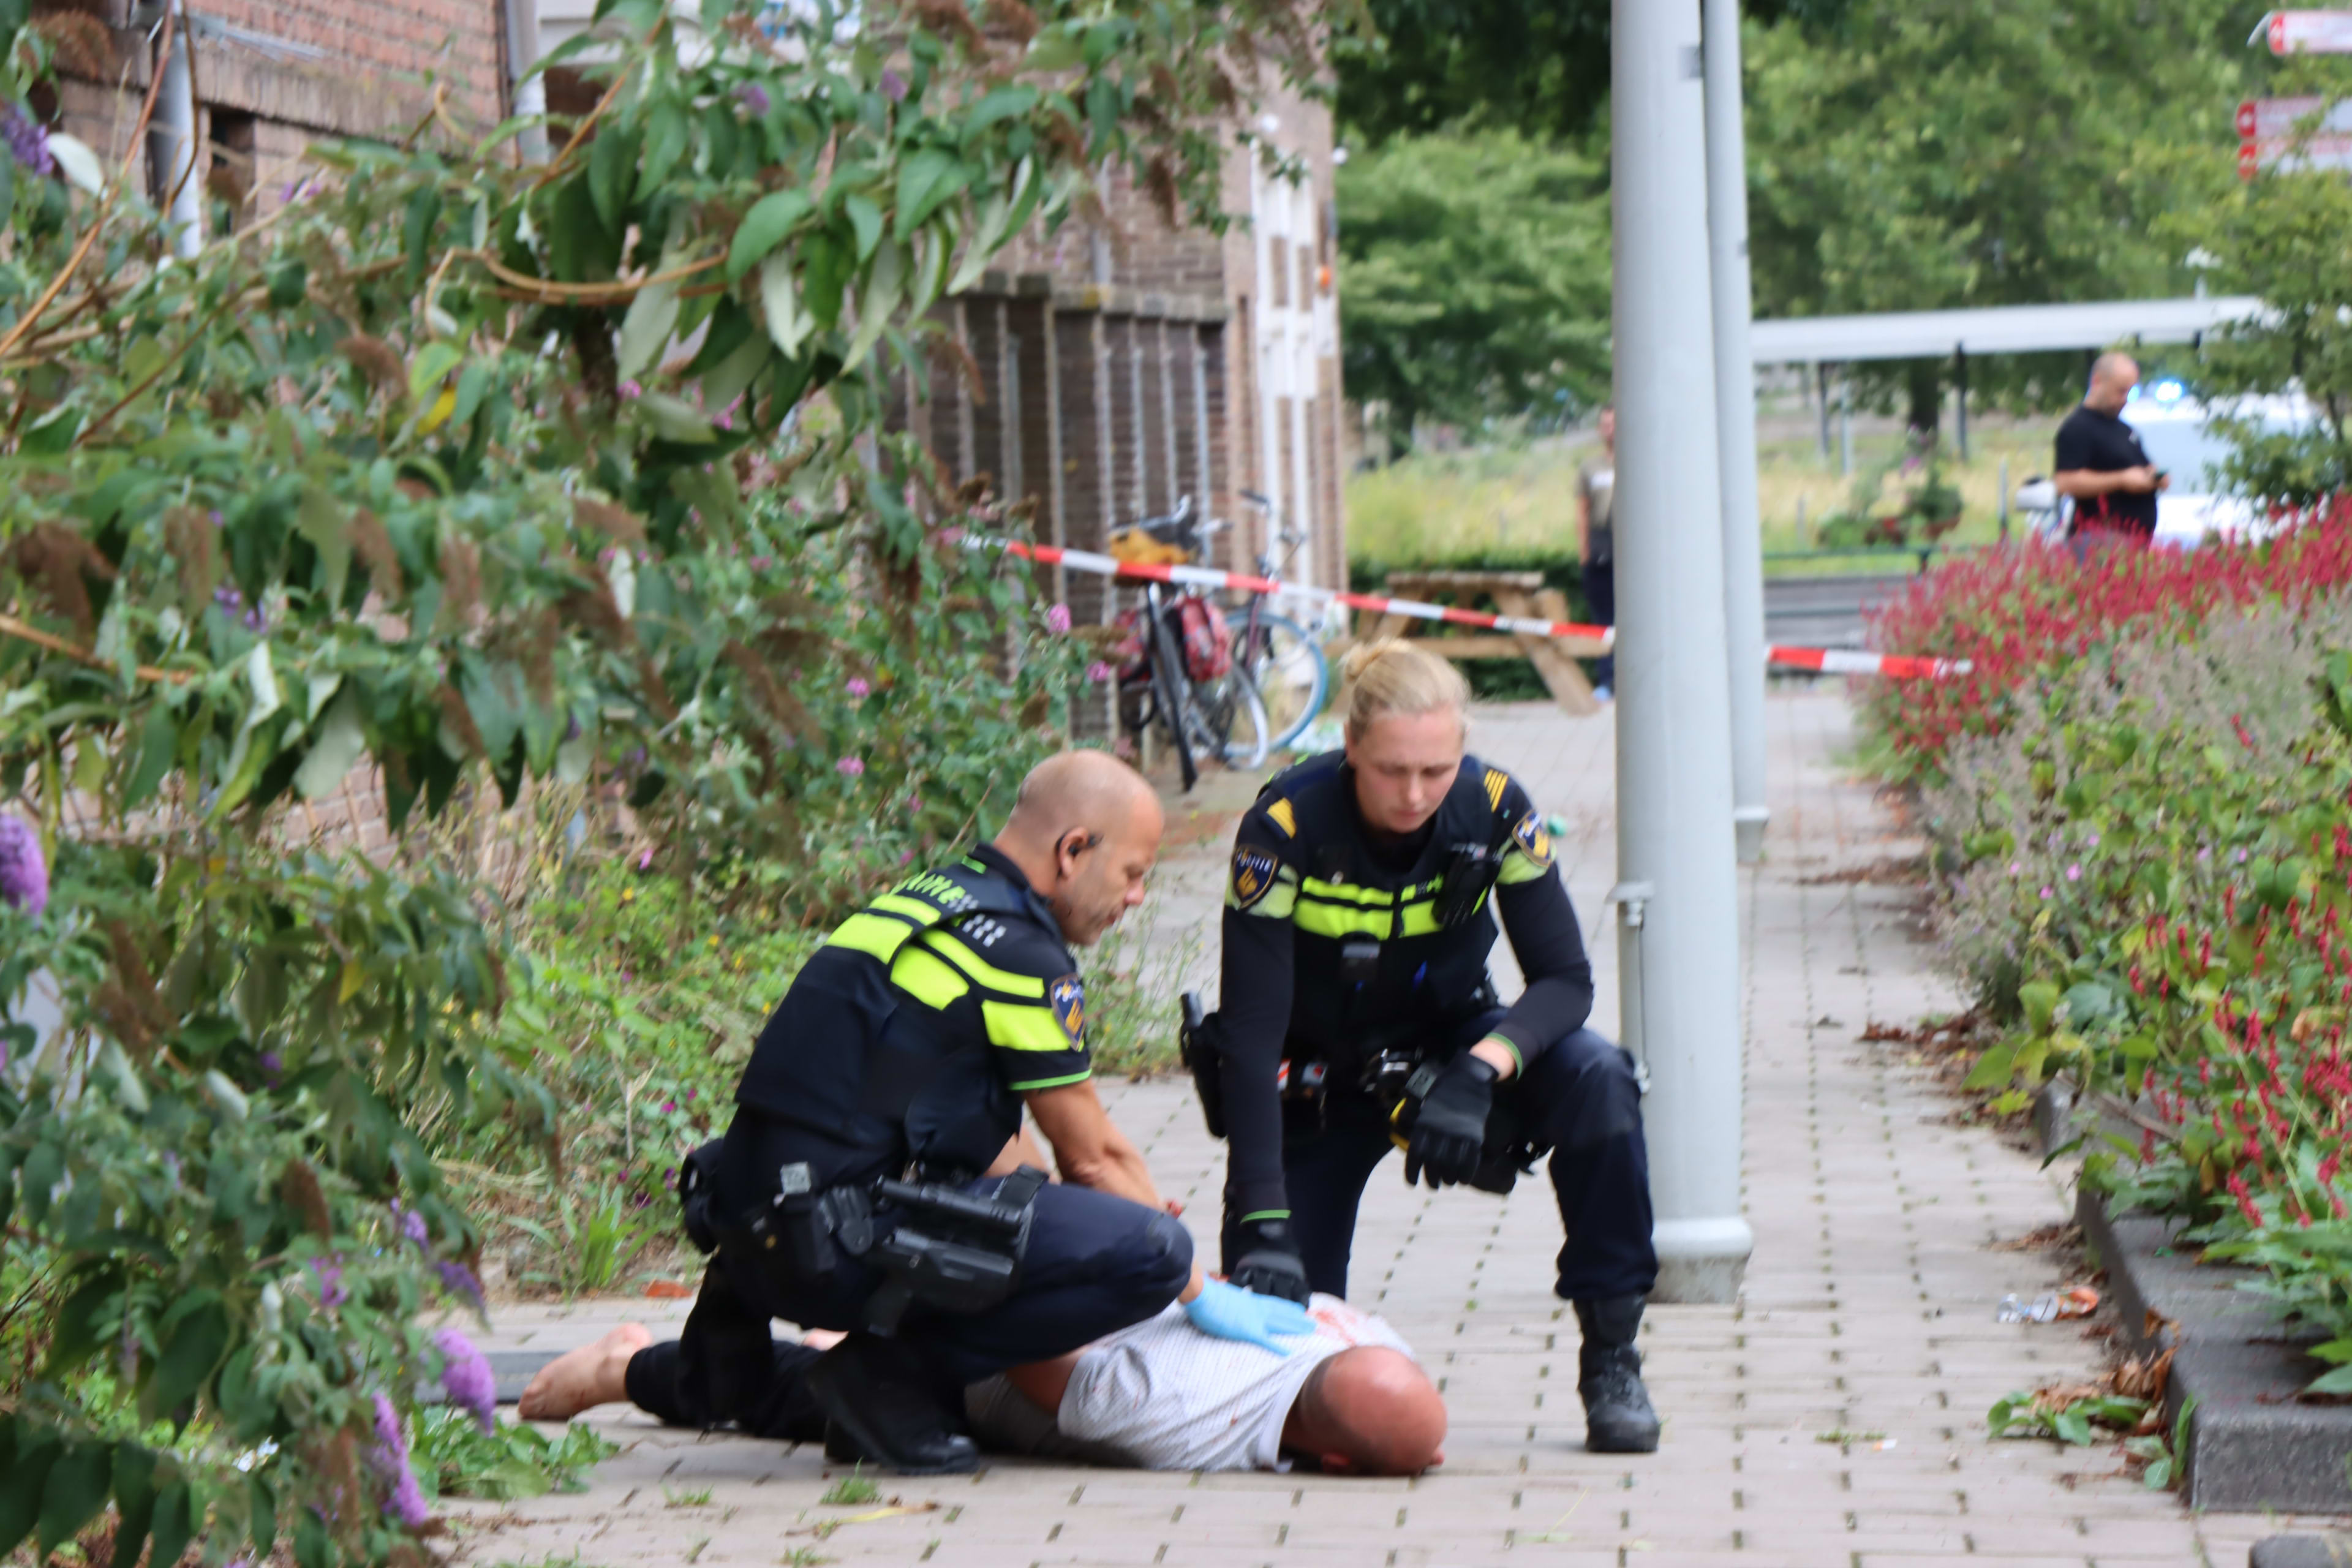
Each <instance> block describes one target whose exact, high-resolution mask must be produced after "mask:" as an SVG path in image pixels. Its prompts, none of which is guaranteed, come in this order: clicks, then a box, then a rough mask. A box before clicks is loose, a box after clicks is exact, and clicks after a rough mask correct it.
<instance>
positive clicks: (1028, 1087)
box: [1006, 1068, 1095, 1094]
mask: <svg viewBox="0 0 2352 1568" xmlns="http://www.w3.org/2000/svg"><path fill="white" fill-rule="evenodd" d="M1094 1076H1095V1074H1094V1069H1093V1068H1087V1070H1086V1071H1084V1072H1073V1073H1065V1074H1063V1075H1062V1076H1061V1077H1060V1078H1038V1079H1030V1080H1029V1081H1028V1082H1026V1083H1015V1084H1008V1085H1007V1086H1006V1087H1007V1088H1009V1089H1012V1090H1013V1093H1015V1094H1034V1093H1035V1092H1036V1091H1037V1090H1039V1089H1059V1088H1061V1087H1062V1086H1063V1085H1064V1084H1069V1083H1084V1082H1086V1081H1087V1079H1090V1078H1092V1077H1094Z"/></svg>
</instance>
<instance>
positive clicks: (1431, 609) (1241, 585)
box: [971, 536, 1973, 680]
mask: <svg viewBox="0 0 2352 1568" xmlns="http://www.w3.org/2000/svg"><path fill="white" fill-rule="evenodd" d="M971 544H972V545H973V546H974V547H975V548H978V549H986V548H989V547H991V546H994V547H997V548H1000V549H1003V550H1008V551H1011V552H1013V554H1015V555H1020V556H1024V557H1026V558H1027V559H1029V560H1031V561H1034V562H1037V563H1041V564H1043V565H1047V566H1060V567H1064V568H1066V570H1069V571H1072V572H1087V573H1092V574H1095V575H1097V576H1101V577H1127V578H1130V579H1133V580H1136V581H1139V582H1150V583H1174V584H1182V585H1183V586H1185V587H1188V588H1234V589H1239V590H1241V591H1243V592H1244V593H1251V594H1290V595H1297V597H1300V598H1305V599H1328V600H1334V601H1337V602H1338V603H1339V604H1342V605H1347V606H1348V607H1349V609H1352V610H1370V611H1372V612H1373V613H1374V614H1377V615H1391V616H1410V617H1412V618H1414V619H1416V620H1424V621H1451V622H1453V623H1454V625H1455V626H1481V627H1486V628H1488V629H1491V630H1494V631H1499V632H1525V633H1527V634H1528V635H1530V636H1533V637H1582V638H1586V639H1589V640H1591V641H1595V642H1598V643H1600V644H1601V646H1602V647H1614V646H1615V644H1616V641H1617V629H1616V628H1615V627H1614V626H1579V625H1577V624H1576V623H1575V622H1573V621H1545V620H1537V619H1534V618H1532V617H1529V616H1490V615H1487V614H1486V613H1485V612H1484V611H1480V610H1458V609H1455V608H1454V607H1453V606H1452V605H1424V604H1423V603H1421V602H1420V601H1419V600H1415V599H1389V598H1383V597H1381V595H1377V594H1342V593H1338V592H1335V591H1333V590H1332V589H1329V588H1316V587H1310V586H1308V585H1307V584H1303V583H1277V582H1276V581H1274V580H1273V579H1271V578H1267V577H1253V576H1251V575H1250V574H1248V573H1246V572H1220V571H1218V570H1217V569H1216V568H1214V567H1212V566H1161V565H1145V564H1142V563H1137V562H1131V561H1120V560H1118V559H1117V558H1116V557H1113V556H1109V555H1098V554H1097V553H1095V552H1093V551H1091V550H1065V549H1063V548H1062V547H1061V546H1059V545H1054V544H1024V543H1021V542H1018V541H1016V540H1005V539H983V538H979V537H977V536H975V537H974V538H972V540H971ZM1764 657H1765V658H1766V659H1768V660H1769V661H1770V662H1771V663H1773V664H1778V665H1785V666H1787V667H1788V668H1791V669H1812V670H1819V671H1820V672H1821V673H1822V674H1823V675H1884V676H1886V677H1888V678H1889V679H1895V680H1935V679H1941V678H1943V677H1945V676H1949V675H1966V674H1968V673H1969V669H1970V668H1973V666H1972V665H1971V664H1970V663H1969V660H1967V659H1965V658H1916V657H1914V656H1912V655H1908V654H1895V653H1864V652H1863V651H1861V650H1860V649H1857V648H1840V647H1767V648H1766V649H1765V650H1764Z"/></svg>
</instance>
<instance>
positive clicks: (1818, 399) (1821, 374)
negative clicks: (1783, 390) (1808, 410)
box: [1813, 360, 1830, 468]
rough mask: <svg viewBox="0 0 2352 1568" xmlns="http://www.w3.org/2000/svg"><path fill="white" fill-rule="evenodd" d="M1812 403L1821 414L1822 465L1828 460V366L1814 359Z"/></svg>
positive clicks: (1825, 465)
mask: <svg viewBox="0 0 2352 1568" xmlns="http://www.w3.org/2000/svg"><path fill="white" fill-rule="evenodd" d="M1813 405H1814V407H1815V408H1817V409H1818V410H1819V411H1820V413H1821V416H1822V467H1823V468H1827V467H1828V466H1829V461H1830V367H1829V366H1827V365H1825V364H1823V363H1821V362H1820V361H1818V360H1816V361H1815V362H1814V363H1813Z"/></svg>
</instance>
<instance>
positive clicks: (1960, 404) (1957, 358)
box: [1952, 343, 1969, 463]
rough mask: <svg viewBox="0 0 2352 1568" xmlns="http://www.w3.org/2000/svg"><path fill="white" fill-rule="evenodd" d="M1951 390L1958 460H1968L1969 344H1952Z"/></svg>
mask: <svg viewBox="0 0 2352 1568" xmlns="http://www.w3.org/2000/svg"><path fill="white" fill-rule="evenodd" d="M1952 391H1953V395H1954V402H1953V420H1954V434H1955V435H1956V436H1957V437H1958V445H1959V448H1960V461H1961V462H1963V463H1965V462H1967V461H1968V460H1969V345H1968V344H1966V343H1955V344H1953V345H1952Z"/></svg>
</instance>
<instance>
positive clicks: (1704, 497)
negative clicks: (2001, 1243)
mask: <svg viewBox="0 0 2352 1568" xmlns="http://www.w3.org/2000/svg"><path fill="white" fill-rule="evenodd" d="M1612 9H1613V20H1612V44H1611V95H1610V102H1611V105H1612V109H1611V113H1612V120H1613V124H1612V135H1611V148H1610V158H1611V180H1610V185H1611V190H1612V196H1611V200H1612V203H1613V204H1614V207H1615V219H1616V222H1615V236H1614V247H1615V259H1616V273H1615V276H1616V298H1615V310H1614V322H1613V326H1614V331H1615V343H1616V354H1615V359H1616V364H1617V429H1618V438H1617V507H1618V512H1617V516H1618V528H1617V540H1618V545H1617V552H1618V553H1617V605H1618V611H1617V619H1618V639H1617V876H1618V879H1619V894H1618V895H1617V896H1614V897H1613V898H1612V901H1613V902H1615V903H1616V905H1617V908H1618V911H1619V920H1620V921H1621V922H1623V921H1638V922H1639V924H1640V927H1641V930H1640V934H1639V936H1638V938H1637V939H1636V940H1634V941H1633V942H1622V941H1621V942H1620V943H1619V946H1618V964H1619V970H1618V973H1619V979H1620V984H1619V994H1620V995H1629V996H1635V997H1638V998H1640V1005H1639V1006H1638V1008H1637V1009H1636V1013H1637V1018H1638V1025H1639V1030H1640V1038H1639V1039H1637V1040H1631V1041H1629V1042H1628V1044H1629V1046H1630V1047H1632V1048H1633V1052H1634V1055H1635V1058H1636V1059H1638V1060H1640V1061H1642V1062H1643V1063H1644V1064H1646V1065H1647V1067H1648V1068H1649V1073H1650V1081H1651V1085H1652V1092H1651V1096H1650V1103H1649V1111H1648V1117H1647V1120H1648V1123H1649V1126H1648V1133H1649V1146H1650V1190H1651V1196H1652V1200H1653V1202H1654V1205H1655V1210H1656V1214H1657V1229H1656V1232H1655V1236H1656V1240H1657V1247H1658V1260H1659V1265H1660V1272H1659V1276H1658V1286H1657V1291H1656V1298H1655V1299H1656V1300H1661V1301H1729V1300H1734V1299H1735V1298H1736V1297H1737V1295H1738V1289H1739V1278H1740V1273H1741V1270H1742V1268H1744V1267H1745V1265H1746V1262H1747V1259H1748V1253H1749V1252H1750V1251H1751V1250H1753V1248H1754V1246H1755V1237H1754V1233H1753V1232H1752V1231H1750V1230H1749V1228H1748V1222H1747V1220H1746V1219H1745V1218H1743V1217H1742V1216H1741V1215H1740V1212H1739V1140H1740V1099H1741V1095H1740V1073H1741V1059H1740V1058H1741V1050H1740V1046H1741V1040H1740V1022H1741V1019H1740V994H1741V989H1742V987H1741V984H1740V971H1739V938H1738V910H1739V875H1738V866H1737V865H1736V863H1735V861H1734V858H1733V842H1732V826H1731V801H1732V795H1731V697H1730V690H1729V679H1728V668H1729V663H1728V660H1729V653H1728V650H1727V647H1726V646H1725V638H1724V628H1723V624H1722V622H1721V621H1720V620H1719V619H1718V618H1717V617H1716V616H1712V615H1697V616H1693V615H1690V614H1689V613H1688V609H1689V606H1691V605H1720V604H1722V603H1723V602H1724V601H1723V530H1722V526H1721V523H1720V521H1719V519H1720V514H1721V503H1722V496H1721V493H1720V490H1719V489H1718V482H1719V481H1718V478H1717V467H1716V465H1717V444H1716V431H1715V426H1714V420H1715V342H1714V329H1713V326H1712V323H1711V322H1710V321H1709V317H1710V315H1711V314H1712V310H1711V307H1710V302H1709V288H1708V280H1707V266H1706V255H1707V237H1706V140H1705V118H1706V104H1705V102H1704V89H1703V88H1702V85H1701V77H1702V74H1703V68H1702V66H1701V63H1700V55H1699V37H1698V33H1699V17H1698V10H1697V7H1696V6H1687V5H1658V4H1656V3H1655V0H1615V4H1614V5H1613V7H1612ZM1742 368H1743V369H1744V368H1745V367H1744V366H1743V367H1742ZM1645 976H1646V982H1647V983H1646V984H1645V983H1644V981H1645Z"/></svg>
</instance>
